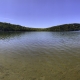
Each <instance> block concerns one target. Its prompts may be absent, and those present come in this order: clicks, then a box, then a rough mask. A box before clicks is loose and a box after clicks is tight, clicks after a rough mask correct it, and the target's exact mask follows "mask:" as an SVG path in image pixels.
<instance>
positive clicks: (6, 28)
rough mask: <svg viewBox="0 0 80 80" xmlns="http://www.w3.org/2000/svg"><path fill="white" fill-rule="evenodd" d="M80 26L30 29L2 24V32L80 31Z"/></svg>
mask: <svg viewBox="0 0 80 80" xmlns="http://www.w3.org/2000/svg"><path fill="white" fill-rule="evenodd" d="M78 30H80V24H78V23H73V24H63V25H58V26H52V27H49V28H29V27H24V26H20V25H15V24H10V23H3V22H0V31H78Z"/></svg>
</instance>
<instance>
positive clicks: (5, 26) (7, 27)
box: [0, 22, 42, 31]
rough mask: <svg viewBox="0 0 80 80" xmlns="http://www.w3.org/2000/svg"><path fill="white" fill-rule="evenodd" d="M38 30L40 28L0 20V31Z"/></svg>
mask: <svg viewBox="0 0 80 80" xmlns="http://www.w3.org/2000/svg"><path fill="white" fill-rule="evenodd" d="M37 30H38V31H39V30H42V29H40V28H29V27H24V26H20V25H15V24H10V23H3V22H0V31H37Z"/></svg>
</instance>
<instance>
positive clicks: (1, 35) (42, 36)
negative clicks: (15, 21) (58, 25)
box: [0, 31, 80, 80]
mask: <svg viewBox="0 0 80 80" xmlns="http://www.w3.org/2000/svg"><path fill="white" fill-rule="evenodd" d="M0 79H1V80H80V31H73V32H0Z"/></svg>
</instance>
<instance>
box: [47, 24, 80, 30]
mask: <svg viewBox="0 0 80 80" xmlns="http://www.w3.org/2000/svg"><path fill="white" fill-rule="evenodd" d="M47 30H49V31H78V30H80V24H78V23H73V24H63V25H58V26H53V27H50V28H47Z"/></svg>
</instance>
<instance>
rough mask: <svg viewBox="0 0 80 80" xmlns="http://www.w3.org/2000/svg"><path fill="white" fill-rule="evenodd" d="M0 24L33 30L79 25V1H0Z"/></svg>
mask: <svg viewBox="0 0 80 80" xmlns="http://www.w3.org/2000/svg"><path fill="white" fill-rule="evenodd" d="M0 22H7V23H12V24H19V25H22V26H26V27H33V28H46V27H51V26H56V25H61V24H67V23H80V0H0Z"/></svg>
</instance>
